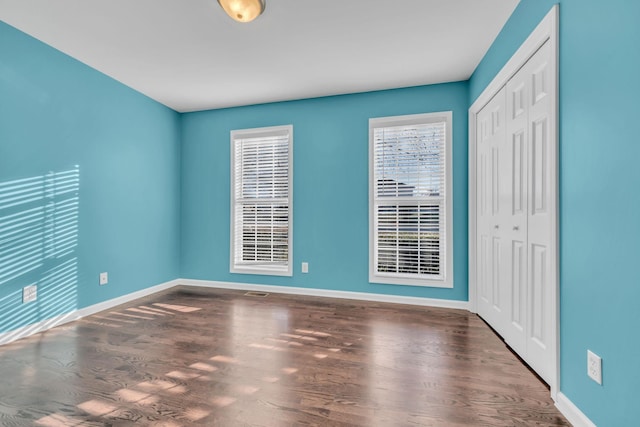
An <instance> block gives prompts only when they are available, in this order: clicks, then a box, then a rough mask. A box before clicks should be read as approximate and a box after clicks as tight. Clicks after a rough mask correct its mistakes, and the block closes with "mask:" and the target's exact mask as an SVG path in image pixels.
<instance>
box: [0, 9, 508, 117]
mask: <svg viewBox="0 0 640 427" xmlns="http://www.w3.org/2000/svg"><path fill="white" fill-rule="evenodd" d="M518 1H519V0H317V1H312V0H267V7H266V10H265V13H264V14H263V15H262V16H260V17H259V18H258V19H257V20H256V21H254V22H252V23H248V24H240V23H236V22H235V21H232V20H231V19H230V18H229V17H227V16H226V15H225V14H224V12H223V10H222V8H220V6H219V5H218V3H217V1H216V0H55V1H52V0H0V19H1V20H3V21H4V22H6V23H8V24H10V25H12V26H14V27H16V28H18V29H20V30H22V31H24V32H26V33H28V34H30V35H32V36H34V37H35V38H37V39H39V40H41V41H43V42H45V43H47V44H49V45H51V46H53V47H55V48H57V49H59V50H61V51H62V52H65V53H66V54H68V55H70V56H72V57H74V58H76V59H78V60H80V61H82V62H84V63H86V64H88V65H89V66H91V67H93V68H95V69H97V70H99V71H101V72H103V73H105V74H107V75H109V76H111V77H113V78H114V79H116V80H118V81H120V82H122V83H124V84H125V85H127V86H130V87H132V88H134V89H136V90H137V91H139V92H142V93H144V94H146V95H147V96H149V97H151V98H153V99H155V100H157V101H159V102H161V103H163V104H165V105H167V106H169V107H171V108H173V109H175V110H177V111H181V112H186V111H196V110H205V109H210V108H222V107H231V106H238V105H248V104H257V103H263V102H272V101H282V100H291V99H301V98H312V97H318V96H326V95H336V94H345V93H355V92H364V91H371V90H379V89H389V88H398V87H408V86H417V85H424V84H434V83H442V82H451V81H459V80H466V79H468V78H469V77H470V76H471V74H472V72H473V70H474V69H475V68H476V66H477V65H478V63H479V62H480V60H481V59H482V57H483V56H484V54H485V53H486V51H487V49H488V48H489V46H490V45H491V43H492V42H493V40H494V39H495V37H496V36H497V34H498V33H499V31H500V30H501V28H502V26H503V25H504V23H505V22H506V20H507V19H508V18H509V16H510V15H511V13H512V12H513V10H514V9H515V7H516V6H517V4H518Z"/></svg>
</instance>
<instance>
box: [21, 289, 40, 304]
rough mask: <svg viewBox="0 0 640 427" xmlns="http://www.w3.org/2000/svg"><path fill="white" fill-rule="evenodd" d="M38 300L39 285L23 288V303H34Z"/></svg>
mask: <svg viewBox="0 0 640 427" xmlns="http://www.w3.org/2000/svg"><path fill="white" fill-rule="evenodd" d="M36 299H38V285H29V286H25V287H24V288H22V303H23V304H24V303H27V302H32V301H35V300H36Z"/></svg>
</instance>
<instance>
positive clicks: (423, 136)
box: [369, 112, 453, 287]
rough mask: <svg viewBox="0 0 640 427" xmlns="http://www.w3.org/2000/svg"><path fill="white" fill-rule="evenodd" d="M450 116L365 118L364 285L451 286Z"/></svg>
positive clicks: (425, 115)
mask: <svg viewBox="0 0 640 427" xmlns="http://www.w3.org/2000/svg"><path fill="white" fill-rule="evenodd" d="M451 119H452V114H451V112H443V113H432V114H418V115H412V116H400V117H385V118H376V119H370V120H369V227H370V238H369V246H370V254H369V281H370V282H372V283H388V284H398V285H418V286H434V287H453V277H452V276H453V267H452V233H451V228H452V227H451V223H452V221H451V141H452V139H451Z"/></svg>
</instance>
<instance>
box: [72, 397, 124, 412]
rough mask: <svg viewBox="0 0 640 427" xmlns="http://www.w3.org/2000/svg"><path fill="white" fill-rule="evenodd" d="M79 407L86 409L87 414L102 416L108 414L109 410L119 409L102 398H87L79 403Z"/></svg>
mask: <svg viewBox="0 0 640 427" xmlns="http://www.w3.org/2000/svg"><path fill="white" fill-rule="evenodd" d="M78 408H80V409H82V410H83V411H85V412H86V413H87V414H91V415H95V416H100V415H106V414H108V413H109V412H113V411H115V410H116V409H117V407H115V406H113V405H110V404H108V403H107V402H103V401H101V400H95V399H94V400H87V401H86V402H82V403H81V404H79V405H78Z"/></svg>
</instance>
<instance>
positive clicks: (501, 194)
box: [476, 43, 555, 379]
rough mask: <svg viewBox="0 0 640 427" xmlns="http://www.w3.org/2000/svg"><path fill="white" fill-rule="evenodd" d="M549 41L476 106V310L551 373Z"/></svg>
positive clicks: (538, 369)
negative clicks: (501, 85) (478, 108)
mask: <svg viewBox="0 0 640 427" xmlns="http://www.w3.org/2000/svg"><path fill="white" fill-rule="evenodd" d="M549 55H550V47H549V46H548V43H547V44H545V45H543V46H542V47H541V48H540V49H539V50H538V51H537V52H536V53H535V54H534V55H533V56H532V57H531V58H530V59H529V60H528V61H527V63H526V64H525V65H524V66H523V67H522V68H521V69H520V70H519V71H518V72H517V73H516V75H514V76H513V77H512V78H511V79H510V80H509V82H508V83H507V84H506V86H505V87H503V88H502V89H501V90H500V91H499V92H498V93H497V94H496V96H494V98H493V99H492V100H491V101H490V102H489V103H488V104H487V105H486V106H485V107H484V108H483V109H482V110H481V111H480V112H479V113H478V115H477V122H476V125H477V126H476V129H477V132H478V134H477V138H476V141H477V142H476V144H477V146H476V147H477V148H476V153H477V165H476V171H477V179H476V186H477V193H476V194H477V197H478V199H477V200H478V209H477V236H476V237H477V240H476V241H477V252H476V260H477V261H476V262H477V269H476V271H477V280H476V283H477V286H478V289H477V290H478V299H477V301H478V314H479V315H480V316H481V317H482V318H484V319H485V320H486V321H487V322H488V323H489V324H490V325H491V326H492V327H493V328H494V329H495V330H496V331H497V332H498V333H499V334H500V335H501V336H502V337H503V338H504V339H505V341H506V342H507V343H508V344H509V345H510V346H511V347H512V348H513V350H514V351H516V352H517V353H518V354H519V355H520V356H521V357H522V358H523V359H524V360H525V361H526V362H527V363H529V365H530V366H531V367H532V368H533V369H534V370H535V371H536V372H537V373H538V374H539V375H540V376H541V377H542V378H543V379H547V378H548V374H549V373H550V369H552V368H553V355H552V354H551V353H550V352H551V347H550V346H549V339H550V337H551V336H552V334H551V328H553V327H555V325H553V324H552V323H551V322H550V319H551V318H552V316H551V315H550V314H551V311H550V310H554V308H553V307H552V301H553V300H552V298H551V296H552V292H555V290H554V287H555V282H554V280H553V276H552V275H553V274H555V273H554V271H553V270H554V269H553V268H551V267H552V264H551V261H552V260H551V258H550V253H551V251H550V250H549V248H550V245H553V244H555V242H554V237H553V236H552V232H553V229H552V224H551V212H550V207H551V206H552V205H553V204H552V203H551V199H550V198H551V197H555V192H554V191H552V188H551V185H552V183H554V182H555V181H554V180H553V179H552V176H551V174H553V173H555V164H553V162H552V159H553V157H552V150H555V147H554V146H552V144H551V142H550V141H551V138H550V137H551V135H550V126H549V120H550V118H551V112H552V102H554V98H553V96H552V95H553V93H554V92H553V91H554V90H555V87H554V86H553V84H554V83H553V80H552V79H554V75H552V74H551V73H552V72H553V70H552V69H551V67H550V61H549V59H550V57H549Z"/></svg>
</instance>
